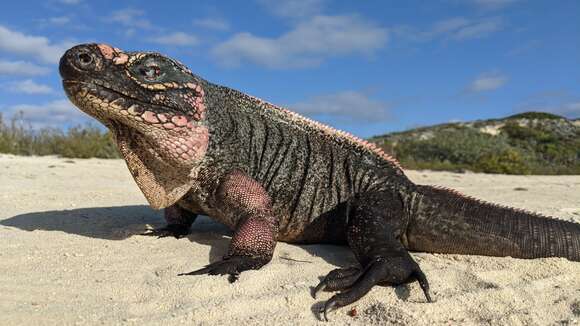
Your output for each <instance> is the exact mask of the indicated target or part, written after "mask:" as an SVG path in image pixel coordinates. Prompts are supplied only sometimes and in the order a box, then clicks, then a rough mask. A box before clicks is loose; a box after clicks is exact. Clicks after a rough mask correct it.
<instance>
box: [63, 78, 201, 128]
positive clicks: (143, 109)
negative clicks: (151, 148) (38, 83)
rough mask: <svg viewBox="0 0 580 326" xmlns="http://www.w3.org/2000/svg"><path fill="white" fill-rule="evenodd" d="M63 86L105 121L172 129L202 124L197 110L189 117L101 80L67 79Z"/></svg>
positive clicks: (73, 99) (71, 98) (70, 96)
mask: <svg viewBox="0 0 580 326" xmlns="http://www.w3.org/2000/svg"><path fill="white" fill-rule="evenodd" d="M63 86H64V88H65V90H66V93H67V95H68V97H69V99H70V100H71V101H72V102H73V103H74V104H75V105H76V106H78V107H79V108H80V109H81V110H83V111H84V112H85V113H87V114H89V115H91V116H94V117H95V118H97V119H99V120H100V121H101V122H103V123H104V124H108V122H109V121H111V120H115V121H118V122H121V123H124V124H127V125H128V126H129V127H132V128H137V129H138V130H142V129H143V128H146V129H147V130H146V131H150V129H149V128H148V126H153V127H159V128H163V129H169V130H170V129H175V128H176V127H186V126H187V127H189V128H192V127H194V126H197V125H199V124H200V121H197V119H196V117H195V114H194V115H193V117H188V116H187V115H184V114H183V113H182V112H180V110H179V109H177V108H173V107H170V106H165V105H158V104H153V103H149V102H144V101H141V100H139V99H137V98H135V97H132V96H130V95H129V94H126V93H125V92H123V91H120V90H116V89H113V88H111V87H107V85H106V83H105V82H102V81H100V80H94V81H91V82H85V81H77V80H63ZM143 131H145V130H143Z"/></svg>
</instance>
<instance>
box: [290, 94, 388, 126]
mask: <svg viewBox="0 0 580 326" xmlns="http://www.w3.org/2000/svg"><path fill="white" fill-rule="evenodd" d="M389 107H390V105H389V104H388V103H385V102H381V101H378V100H374V99H371V98H369V97H368V95H367V94H364V93H361V92H357V91H343V92H338V93H334V94H326V95H319V96H315V97H312V98H310V99H308V100H306V101H304V102H299V103H296V104H293V105H290V108H291V109H292V110H295V111H296V112H299V113H302V114H305V115H328V116H333V117H337V118H348V119H354V120H362V121H384V120H386V119H388V118H389V114H388V109H389Z"/></svg>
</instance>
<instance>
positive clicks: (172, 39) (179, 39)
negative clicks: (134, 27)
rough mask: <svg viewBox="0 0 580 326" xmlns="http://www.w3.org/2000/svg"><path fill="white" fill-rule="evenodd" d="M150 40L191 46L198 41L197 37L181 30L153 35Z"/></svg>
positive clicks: (164, 43) (165, 43)
mask: <svg viewBox="0 0 580 326" xmlns="http://www.w3.org/2000/svg"><path fill="white" fill-rule="evenodd" d="M150 41H151V42H153V43H158V44H163V45H172V46H193V45H196V44H198V43H199V40H198V38H197V37H195V36H193V35H188V34H185V33H183V32H174V33H171V34H167V35H162V36H157V37H153V38H151V39H150Z"/></svg>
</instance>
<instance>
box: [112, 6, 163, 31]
mask: <svg viewBox="0 0 580 326" xmlns="http://www.w3.org/2000/svg"><path fill="white" fill-rule="evenodd" d="M144 14H145V12H144V11H143V10H139V9H133V8H125V9H121V10H116V11H113V12H112V13H111V15H110V17H109V18H107V20H108V21H110V22H113V23H119V24H121V25H123V26H127V27H136V28H144V29H149V28H151V27H152V24H151V22H150V21H149V20H147V19H145V18H143V16H144Z"/></svg>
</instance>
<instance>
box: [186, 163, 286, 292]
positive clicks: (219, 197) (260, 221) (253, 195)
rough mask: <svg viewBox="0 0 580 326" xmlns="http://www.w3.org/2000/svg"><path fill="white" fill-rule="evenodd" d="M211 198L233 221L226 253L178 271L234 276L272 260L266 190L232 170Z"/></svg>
mask: <svg viewBox="0 0 580 326" xmlns="http://www.w3.org/2000/svg"><path fill="white" fill-rule="evenodd" d="M215 200H216V202H217V203H219V204H220V207H221V208H220V211H221V213H222V214H224V217H225V218H226V219H227V220H229V221H232V222H233V223H232V224H235V225H236V227H235V232H234V235H233V237H232V241H231V242H230V247H229V250H228V253H227V254H226V255H225V256H224V258H223V260H221V261H217V262H214V263H212V264H209V265H207V266H206V267H204V268H202V269H200V270H197V271H193V272H190V273H185V274H180V275H201V274H210V275H224V274H229V275H231V276H234V278H233V280H235V276H237V275H238V274H239V273H241V272H243V271H245V270H249V269H259V268H260V267H262V266H264V265H265V264H267V263H268V262H269V261H270V260H272V255H273V254H274V248H275V246H276V237H277V233H278V219H277V217H275V216H274V215H273V213H272V207H271V200H270V196H269V195H268V193H267V192H266V190H265V189H264V188H263V187H262V186H261V185H260V184H259V183H258V182H257V181H256V180H254V179H253V178H251V177H250V176H248V175H247V174H245V173H244V172H241V171H237V170H236V171H233V172H231V173H229V174H228V175H227V176H226V177H225V178H224V179H223V180H222V182H221V183H220V185H219V187H218V189H217V191H216V198H215ZM230 280H232V278H230Z"/></svg>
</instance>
